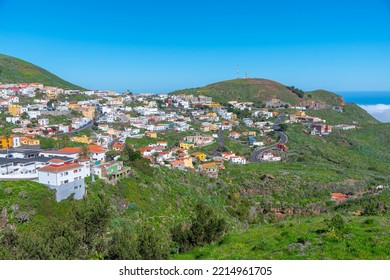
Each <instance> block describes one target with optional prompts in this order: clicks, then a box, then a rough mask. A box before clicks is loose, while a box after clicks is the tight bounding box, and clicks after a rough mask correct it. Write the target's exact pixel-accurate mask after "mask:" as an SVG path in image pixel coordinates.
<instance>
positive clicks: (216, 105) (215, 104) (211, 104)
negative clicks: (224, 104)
mask: <svg viewBox="0 0 390 280" xmlns="http://www.w3.org/2000/svg"><path fill="white" fill-rule="evenodd" d="M206 105H207V106H209V107H211V108H212V107H220V106H221V104H219V103H214V102H212V103H210V104H206Z"/></svg>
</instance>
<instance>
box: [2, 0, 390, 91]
mask: <svg viewBox="0 0 390 280" xmlns="http://www.w3.org/2000/svg"><path fill="white" fill-rule="evenodd" d="M0 53H4V54H8V55H12V56H16V57H18V58H22V59H24V60H27V61H30V62H32V63H34V64H37V65H39V66H41V67H43V68H46V69H48V70H49V71H51V72H53V73H55V74H57V75H58V76H60V77H62V78H64V79H66V80H68V81H70V82H73V83H76V84H79V85H81V86H84V87H87V88H90V89H114V90H117V91H124V90H126V89H130V90H132V91H133V92H167V91H171V90H175V89H181V88H187V87H195V86H202V85H206V84H208V83H212V82H217V81H221V80H227V79H233V78H235V77H236V68H237V65H239V69H240V75H241V76H243V75H244V74H245V72H248V76H249V77H261V78H269V79H273V80H276V81H279V82H282V83H284V84H288V85H295V86H297V87H299V88H302V89H304V90H311V89H317V88H324V89H329V90H334V91H359V90H362V91H369V90H390V0H365V1H359V0H353V1H352V0H327V1H315V0H294V1H284V0H278V1H274V0H268V1H262V0H257V1H256V0H253V1H247V0H241V1H235V2H233V1H226V0H225V1H219V0H207V1H204V0H198V1H183V0H181V1H174V0H165V1H131V0H129V1H125V0H111V1H89V0H83V1H82V0H67V1H53V0H50V1H49V0H35V1H24V0H18V1H14V0H0Z"/></svg>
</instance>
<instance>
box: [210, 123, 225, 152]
mask: <svg viewBox="0 0 390 280" xmlns="http://www.w3.org/2000/svg"><path fill="white" fill-rule="evenodd" d="M218 140H219V146H218V147H216V148H215V149H214V150H213V151H212V152H211V154H212V155H213V156H214V157H215V156H216V155H217V153H218V151H217V150H218V149H219V148H220V147H223V146H225V135H224V134H223V130H222V129H221V128H219V129H218Z"/></svg>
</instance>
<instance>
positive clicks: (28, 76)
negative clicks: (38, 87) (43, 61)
mask: <svg viewBox="0 0 390 280" xmlns="http://www.w3.org/2000/svg"><path fill="white" fill-rule="evenodd" d="M34 82H37V83H42V84H44V85H47V86H54V87H60V88H64V89H82V88H81V87H79V86H77V85H74V84H72V83H69V82H67V81H64V80H63V79H61V78H59V77H57V76H56V75H54V74H52V73H50V72H49V71H47V70H45V69H43V68H41V67H38V66H36V65H34V64H32V63H29V62H27V61H24V60H21V59H18V58H15V57H12V56H7V55H4V54H0V83H34Z"/></svg>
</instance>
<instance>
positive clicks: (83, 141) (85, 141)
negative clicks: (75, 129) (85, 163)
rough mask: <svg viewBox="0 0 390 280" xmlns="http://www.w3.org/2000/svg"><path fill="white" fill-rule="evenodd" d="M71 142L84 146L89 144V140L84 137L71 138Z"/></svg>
mask: <svg viewBox="0 0 390 280" xmlns="http://www.w3.org/2000/svg"><path fill="white" fill-rule="evenodd" d="M71 141H74V142H80V143H84V144H89V143H91V140H90V139H89V137H88V136H86V135H83V136H75V137H72V139H71Z"/></svg>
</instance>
